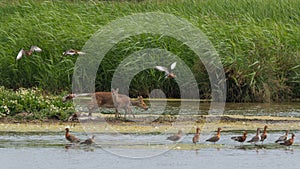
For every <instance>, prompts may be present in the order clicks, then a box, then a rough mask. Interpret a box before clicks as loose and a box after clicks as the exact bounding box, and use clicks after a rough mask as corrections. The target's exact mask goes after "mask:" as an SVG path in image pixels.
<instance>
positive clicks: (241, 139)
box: [231, 131, 248, 143]
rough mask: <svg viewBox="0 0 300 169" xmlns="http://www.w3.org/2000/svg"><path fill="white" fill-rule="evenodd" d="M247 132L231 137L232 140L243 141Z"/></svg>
mask: <svg viewBox="0 0 300 169" xmlns="http://www.w3.org/2000/svg"><path fill="white" fill-rule="evenodd" d="M247 134H248V133H247V131H244V134H243V135H242V136H235V137H231V139H232V140H234V141H238V142H240V143H243V142H244V141H245V140H246V138H247Z"/></svg>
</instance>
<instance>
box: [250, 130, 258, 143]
mask: <svg viewBox="0 0 300 169" xmlns="http://www.w3.org/2000/svg"><path fill="white" fill-rule="evenodd" d="M259 133H260V128H257V130H256V135H255V136H254V137H252V139H251V140H249V141H247V142H248V143H254V144H256V143H257V142H259V140H260V135H259Z"/></svg>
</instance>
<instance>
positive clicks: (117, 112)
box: [115, 108, 120, 118]
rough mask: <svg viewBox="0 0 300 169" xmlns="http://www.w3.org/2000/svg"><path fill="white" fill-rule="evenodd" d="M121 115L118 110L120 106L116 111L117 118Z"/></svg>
mask: <svg viewBox="0 0 300 169" xmlns="http://www.w3.org/2000/svg"><path fill="white" fill-rule="evenodd" d="M119 117H120V113H119V111H118V108H116V112H115V118H119Z"/></svg>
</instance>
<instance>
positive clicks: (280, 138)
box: [275, 130, 289, 143]
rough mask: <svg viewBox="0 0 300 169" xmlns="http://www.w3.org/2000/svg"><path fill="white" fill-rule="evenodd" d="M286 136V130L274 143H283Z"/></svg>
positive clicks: (287, 131)
mask: <svg viewBox="0 0 300 169" xmlns="http://www.w3.org/2000/svg"><path fill="white" fill-rule="evenodd" d="M288 134H289V130H286V131H285V135H283V136H280V137H279V138H278V139H277V140H276V141H275V143H279V142H284V141H285V140H286V139H287V137H288Z"/></svg>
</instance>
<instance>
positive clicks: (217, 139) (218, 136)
mask: <svg viewBox="0 0 300 169" xmlns="http://www.w3.org/2000/svg"><path fill="white" fill-rule="evenodd" d="M221 131H222V129H221V128H220V127H219V128H218V132H217V134H216V135H215V136H213V137H211V138H209V139H207V140H206V141H209V142H213V143H216V142H217V141H219V140H220V136H221Z"/></svg>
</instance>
